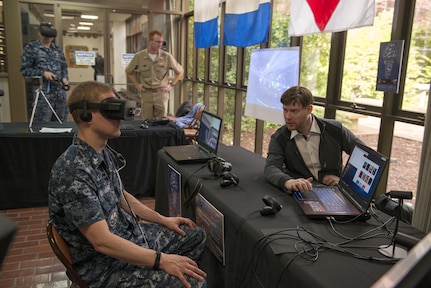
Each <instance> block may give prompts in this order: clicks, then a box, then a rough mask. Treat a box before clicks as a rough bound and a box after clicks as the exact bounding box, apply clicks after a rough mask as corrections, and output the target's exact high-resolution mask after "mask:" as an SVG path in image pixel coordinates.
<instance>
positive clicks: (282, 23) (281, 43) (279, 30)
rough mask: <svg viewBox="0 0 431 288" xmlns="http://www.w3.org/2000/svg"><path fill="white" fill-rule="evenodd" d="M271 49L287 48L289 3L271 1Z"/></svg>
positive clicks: (288, 42)
mask: <svg viewBox="0 0 431 288" xmlns="http://www.w3.org/2000/svg"><path fill="white" fill-rule="evenodd" d="M272 3H273V4H272V5H273V9H272V23H271V48H277V47H289V46H290V37H289V34H288V30H289V21H290V1H285V0H284V1H283V0H274V1H272Z"/></svg>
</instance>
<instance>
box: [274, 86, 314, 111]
mask: <svg viewBox="0 0 431 288" xmlns="http://www.w3.org/2000/svg"><path fill="white" fill-rule="evenodd" d="M280 102H281V103H282V104H283V105H291V104H295V103H296V104H299V105H301V106H302V107H307V106H308V105H310V104H313V94H311V91H310V90H308V89H307V88H305V87H302V86H293V87H290V88H289V89H287V90H286V91H285V92H284V93H283V95H281V98H280Z"/></svg>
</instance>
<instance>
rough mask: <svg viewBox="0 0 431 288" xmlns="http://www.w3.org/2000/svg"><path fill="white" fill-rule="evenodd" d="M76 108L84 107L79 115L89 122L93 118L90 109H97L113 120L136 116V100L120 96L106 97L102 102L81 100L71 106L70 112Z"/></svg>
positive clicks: (131, 118)
mask: <svg viewBox="0 0 431 288" xmlns="http://www.w3.org/2000/svg"><path fill="white" fill-rule="evenodd" d="M76 109H82V111H81V113H80V114H79V117H80V118H81V120H82V121H85V122H89V121H90V120H91V118H92V115H91V111H89V110H90V109H97V110H99V111H100V113H101V114H102V115H103V117H105V118H108V119H113V120H133V119H134V116H135V109H136V101H130V100H123V99H118V98H106V99H104V100H103V101H102V102H100V103H90V102H88V101H85V100H84V101H80V102H77V103H73V104H71V105H70V106H69V110H70V113H72V112H73V111H75V110H76Z"/></svg>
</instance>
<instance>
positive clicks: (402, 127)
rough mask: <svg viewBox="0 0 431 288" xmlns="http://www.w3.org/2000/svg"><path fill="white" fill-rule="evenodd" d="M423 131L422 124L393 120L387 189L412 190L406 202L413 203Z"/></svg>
mask: <svg viewBox="0 0 431 288" xmlns="http://www.w3.org/2000/svg"><path fill="white" fill-rule="evenodd" d="M423 133H424V127H423V126H418V125H413V124H407V123H403V122H395V132H394V137H393V142H392V151H391V162H390V164H389V165H390V166H389V175H388V187H387V191H390V190H402V191H412V192H413V199H412V201H407V203H411V204H413V205H414V204H415V198H416V189H417V182H418V177H419V176H418V175H419V164H420V157H421V151H422V141H423Z"/></svg>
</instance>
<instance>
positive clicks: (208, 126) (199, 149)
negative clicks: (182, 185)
mask: <svg viewBox="0 0 431 288" xmlns="http://www.w3.org/2000/svg"><path fill="white" fill-rule="evenodd" d="M222 122H223V121H222V118H220V117H219V116H217V115H214V114H212V113H210V112H208V111H206V110H203V111H202V118H201V120H200V125H199V129H198V137H197V144H193V145H179V146H165V147H163V149H164V150H165V151H166V153H167V154H168V155H169V156H171V157H172V158H173V159H174V160H175V161H176V162H179V163H184V162H192V163H196V162H206V161H208V160H210V159H212V158H214V157H216V156H217V149H218V145H219V139H220V133H221V125H222Z"/></svg>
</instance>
